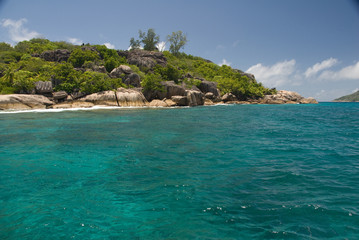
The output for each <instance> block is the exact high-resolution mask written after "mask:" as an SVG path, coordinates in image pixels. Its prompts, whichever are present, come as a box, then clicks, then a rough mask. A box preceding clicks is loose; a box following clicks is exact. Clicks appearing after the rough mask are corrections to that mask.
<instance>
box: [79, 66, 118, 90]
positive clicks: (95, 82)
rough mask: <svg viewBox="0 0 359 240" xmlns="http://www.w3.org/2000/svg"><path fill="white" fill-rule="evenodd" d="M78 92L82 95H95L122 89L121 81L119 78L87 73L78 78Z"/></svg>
mask: <svg viewBox="0 0 359 240" xmlns="http://www.w3.org/2000/svg"><path fill="white" fill-rule="evenodd" d="M79 83H80V91H81V92H84V93H88V94H90V93H96V92H101V91H106V90H112V89H117V88H119V87H122V86H123V84H122V80H121V79H119V78H110V77H109V76H108V75H107V74H105V73H99V72H92V71H87V72H84V73H83V74H82V75H81V76H80V78H79Z"/></svg>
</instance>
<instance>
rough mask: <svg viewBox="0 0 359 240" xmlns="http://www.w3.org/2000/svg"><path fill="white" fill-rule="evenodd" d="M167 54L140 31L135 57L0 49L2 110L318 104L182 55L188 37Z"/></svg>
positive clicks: (175, 37) (95, 49)
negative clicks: (102, 106) (230, 104)
mask: <svg viewBox="0 0 359 240" xmlns="http://www.w3.org/2000/svg"><path fill="white" fill-rule="evenodd" d="M167 42H168V43H169V44H170V46H169V51H163V46H160V37H159V35H157V34H156V33H155V30H154V29H148V30H147V31H141V30H140V31H139V37H138V39H135V38H131V39H130V47H129V50H115V49H109V48H107V47H106V46H105V45H90V44H82V45H73V44H71V43H68V42H65V41H58V42H56V41H50V40H47V39H40V38H36V39H31V40H28V41H22V42H19V43H17V44H16V45H15V46H11V45H10V44H7V43H4V42H2V43H0V94H1V95H0V110H7V109H20V110H23V109H34V108H74V107H92V106H95V105H105V106H150V107H174V106H197V105H213V104H223V103H227V104H228V103H232V104H248V103H251V104H283V103H317V102H316V100H315V99H313V98H303V97H302V96H300V95H299V94H298V93H295V92H291V91H284V90H282V91H277V90H276V89H274V88H272V89H269V88H266V87H264V86H263V85H262V84H261V83H259V82H257V81H256V79H255V77H254V76H253V75H252V74H250V73H245V72H243V71H241V70H238V69H233V68H231V67H230V66H227V65H222V66H219V65H217V64H215V63H213V62H211V61H209V60H206V59H203V58H201V57H196V56H192V55H189V54H186V53H184V52H181V49H183V48H184V46H185V45H186V43H187V36H186V35H185V34H184V33H183V32H182V31H177V32H173V33H172V34H170V35H168V36H167Z"/></svg>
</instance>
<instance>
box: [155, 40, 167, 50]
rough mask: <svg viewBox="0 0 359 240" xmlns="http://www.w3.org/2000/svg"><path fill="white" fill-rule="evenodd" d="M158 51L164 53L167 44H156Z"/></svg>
mask: <svg viewBox="0 0 359 240" xmlns="http://www.w3.org/2000/svg"><path fill="white" fill-rule="evenodd" d="M156 48H157V49H158V51H160V52H163V51H164V50H165V49H166V42H159V43H157V44H156Z"/></svg>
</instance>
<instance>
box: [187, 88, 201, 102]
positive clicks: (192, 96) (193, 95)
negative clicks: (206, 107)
mask: <svg viewBox="0 0 359 240" xmlns="http://www.w3.org/2000/svg"><path fill="white" fill-rule="evenodd" d="M186 94H187V104H188V106H198V105H203V104H204V95H203V93H202V92H199V91H195V90H186Z"/></svg>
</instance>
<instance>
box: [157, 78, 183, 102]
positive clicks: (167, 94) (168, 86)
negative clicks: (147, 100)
mask: <svg viewBox="0 0 359 240" xmlns="http://www.w3.org/2000/svg"><path fill="white" fill-rule="evenodd" d="M161 85H162V86H163V87H164V92H163V95H162V98H161V99H163V98H168V99H171V98H172V96H186V89H185V88H184V87H182V86H180V85H177V84H176V83H175V82H174V81H166V82H161Z"/></svg>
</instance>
